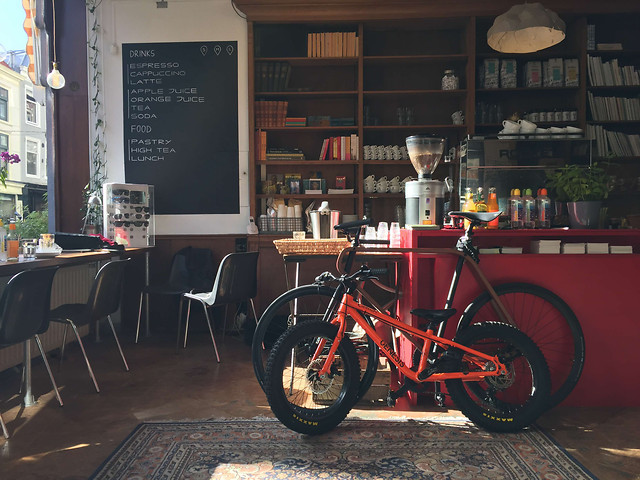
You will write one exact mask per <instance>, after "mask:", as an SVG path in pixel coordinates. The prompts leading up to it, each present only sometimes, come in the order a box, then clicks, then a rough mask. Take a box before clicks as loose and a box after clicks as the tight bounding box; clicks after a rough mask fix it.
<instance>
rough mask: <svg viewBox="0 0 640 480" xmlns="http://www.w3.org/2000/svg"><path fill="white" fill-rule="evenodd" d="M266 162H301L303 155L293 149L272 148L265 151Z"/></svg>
mask: <svg viewBox="0 0 640 480" xmlns="http://www.w3.org/2000/svg"><path fill="white" fill-rule="evenodd" d="M266 160H267V161H269V160H272V161H273V160H291V161H302V160H304V153H303V152H302V150H300V149H299V148H295V147H278V148H275V147H272V148H268V149H267V153H266Z"/></svg>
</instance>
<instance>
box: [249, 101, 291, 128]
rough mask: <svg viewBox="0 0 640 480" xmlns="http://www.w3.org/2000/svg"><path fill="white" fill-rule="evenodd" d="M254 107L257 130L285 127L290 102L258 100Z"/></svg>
mask: <svg viewBox="0 0 640 480" xmlns="http://www.w3.org/2000/svg"><path fill="white" fill-rule="evenodd" d="M254 105H255V112H254V113H255V121H256V127H257V128H269V127H284V124H285V118H286V117H287V108H288V105H289V102H288V101H286V100H284V101H276V100H256V102H255V104H254Z"/></svg>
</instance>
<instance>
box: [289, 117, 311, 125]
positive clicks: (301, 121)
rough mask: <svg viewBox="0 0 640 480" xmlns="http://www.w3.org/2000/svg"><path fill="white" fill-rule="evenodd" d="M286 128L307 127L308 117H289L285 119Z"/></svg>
mask: <svg viewBox="0 0 640 480" xmlns="http://www.w3.org/2000/svg"><path fill="white" fill-rule="evenodd" d="M284 126H285V127H306V126H307V117H287V118H285V119H284Z"/></svg>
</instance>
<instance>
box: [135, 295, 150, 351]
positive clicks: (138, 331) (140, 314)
mask: <svg viewBox="0 0 640 480" xmlns="http://www.w3.org/2000/svg"><path fill="white" fill-rule="evenodd" d="M143 296H144V292H140V306H139V307H138V326H137V327H136V343H138V336H139V335H140V318H141V317H142V297H143ZM147 303H149V299H147Z"/></svg>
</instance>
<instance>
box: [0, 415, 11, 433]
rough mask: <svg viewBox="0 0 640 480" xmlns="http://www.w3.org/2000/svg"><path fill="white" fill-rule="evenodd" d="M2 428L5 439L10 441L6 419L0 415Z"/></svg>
mask: <svg viewBox="0 0 640 480" xmlns="http://www.w3.org/2000/svg"><path fill="white" fill-rule="evenodd" d="M0 426H1V427H2V434H3V435H4V438H6V439H9V430H7V425H6V424H5V423H4V419H3V418H2V414H1V413H0Z"/></svg>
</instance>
